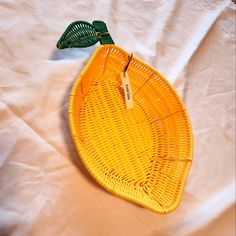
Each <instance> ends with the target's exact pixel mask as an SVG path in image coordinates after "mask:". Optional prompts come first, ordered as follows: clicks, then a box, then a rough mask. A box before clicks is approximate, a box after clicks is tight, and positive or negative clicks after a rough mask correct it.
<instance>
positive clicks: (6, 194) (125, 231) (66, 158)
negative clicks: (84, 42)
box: [0, 0, 235, 236]
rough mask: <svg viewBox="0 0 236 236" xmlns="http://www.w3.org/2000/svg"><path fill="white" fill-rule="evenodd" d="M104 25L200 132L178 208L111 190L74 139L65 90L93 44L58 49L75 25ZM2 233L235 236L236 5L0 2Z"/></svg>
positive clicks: (216, 1)
mask: <svg viewBox="0 0 236 236" xmlns="http://www.w3.org/2000/svg"><path fill="white" fill-rule="evenodd" d="M78 19H80V20H86V21H89V22H92V21H93V20H95V19H100V20H103V21H105V22H106V23H107V25H108V28H109V31H110V33H111V35H112V37H113V39H114V41H115V42H116V44H118V45H119V46H121V47H122V48H124V49H125V50H127V51H130V52H133V53H134V54H135V55H136V56H137V57H139V58H141V59H143V60H144V61H146V62H148V63H149V64H150V65H152V66H153V67H155V68H156V69H157V70H159V71H160V72H161V73H162V74H163V75H165V76H166V77H167V79H168V80H169V81H170V82H171V83H172V84H173V85H174V86H175V88H176V89H177V91H178V92H179V93H180V94H181V96H182V98H183V100H184V102H185V104H186V106H187V108H188V111H189V115H190V118H191V121H192V125H193V131H194V142H195V151H194V161H193V165H192V168H191V170H190V175H189V178H188V181H187V184H186V187H185V191H184V195H183V199H182V201H181V204H180V205H179V207H178V208H177V209H176V210H175V211H173V212H172V213H170V214H167V215H159V214H156V213H154V212H151V211H150V210H147V209H145V208H142V207H139V206H136V205H135V204H132V203H130V202H128V201H125V200H123V199H120V198H118V197H116V196H113V195H111V194H109V193H107V192H106V191H104V190H103V189H102V188H101V187H100V186H98V184H97V183H95V182H94V181H93V179H92V178H91V177H90V176H89V175H88V174H87V172H86V170H85V169H84V167H83V166H82V164H81V162H80V160H79V158H78V156H77V154H76V152H75V149H74V145H73V143H72V139H71V137H70V133H69V129H68V120H67V105H68V94H69V91H70V89H71V86H72V84H73V82H74V80H75V77H76V76H77V75H78V73H79V72H80V71H81V69H82V68H83V67H84V65H85V63H86V62H87V60H88V58H89V56H90V55H91V53H92V52H93V50H94V47H91V48H88V49H66V50H63V51H60V50H58V49H56V48H55V45H56V42H57V40H58V39H59V37H60V36H61V34H62V33H63V31H64V30H65V28H66V27H67V26H68V24H69V23H71V22H72V21H75V20H78ZM0 52H1V56H0V75H1V77H0V235H1V236H3V235H12V236H25V235H30V236H31V235H33V236H54V235H55V236H67V235H72V236H74V235H75V236H77V235H78V236H100V235H102V236H107V235H108V236H110V235H111V236H126V235H127V236H133V235H135V236H172V235H173V236H184V235H195V236H196V235H214V236H217V235H227V236H231V235H234V233H235V231H234V218H235V215H234V214H235V212H234V207H235V159H234V158H235V156H234V155H235V154H234V153H235V115H234V114H235V4H234V3H233V2H231V1H222V0H206V1H205V0H200V1H198V0H181V1H180V0H179V1H177V0H175V1H165V0H158V1H152V0H146V1H144V0H143V1H131V0H129V1H128V0H127V1H121V0H120V1H119V0H112V1H107V0H96V1H94V0H86V1H81V0H71V1H52V0H51V1H36V0H30V1H24V0H21V1H11V0H0Z"/></svg>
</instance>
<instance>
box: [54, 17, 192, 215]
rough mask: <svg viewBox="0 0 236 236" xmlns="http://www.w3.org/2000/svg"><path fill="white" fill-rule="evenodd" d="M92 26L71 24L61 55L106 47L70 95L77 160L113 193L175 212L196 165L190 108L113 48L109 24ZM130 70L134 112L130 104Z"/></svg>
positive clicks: (165, 84) (149, 72)
mask: <svg viewBox="0 0 236 236" xmlns="http://www.w3.org/2000/svg"><path fill="white" fill-rule="evenodd" d="M83 24H85V25H86V27H85V26H84V25H83ZM87 24H88V23H85V22H82V21H78V22H74V23H72V24H71V25H70V26H69V27H68V29H67V30H66V31H65V33H64V34H63V36H62V37H61V39H60V40H59V42H58V47H59V48H66V47H85V46H88V45H92V44H93V43H95V42H96V41H98V40H99V41H100V42H101V43H102V44H103V45H101V46H98V47H97V49H96V50H95V52H94V53H93V55H92V57H91V58H90V60H89V62H88V63H87V65H86V67H85V68H84V69H83V71H82V72H81V74H80V75H79V76H78V78H77V79H76V81H75V83H74V86H73V89H72V91H71V93H70V99H69V123H70V129H71V134H72V137H73V141H74V143H75V146H76V148H77V151H78V153H79V157H80V158H81V160H82V162H83V164H84V165H85V166H86V168H87V170H88V172H89V173H90V174H91V175H92V176H93V177H94V178H95V180H96V181H97V182H98V183H99V184H100V185H101V186H103V187H104V188H105V189H106V190H108V191H109V192H111V193H114V194H116V195H118V196H120V197H122V198H124V199H127V200H130V201H132V202H135V203H137V204H139V205H142V206H144V207H146V208H149V209H151V210H153V211H156V212H159V213H167V212H169V211H172V210H173V209H175V208H176V207H177V205H178V204H179V202H180V199H181V196H182V192H183V188H184V185H185V182H186V178H187V176H188V173H189V169H190V167H191V163H192V152H193V138H192V131H191V125H190V121H189V118H188V115H187V111H186V108H185V107H184V104H183V103H182V101H181V99H180V98H179V96H178V95H177V93H176V91H175V90H174V88H173V87H172V86H171V85H170V84H169V83H168V81H167V80H166V79H165V78H164V77H163V76H162V75H161V74H160V73H159V72H158V71H156V70H155V69H154V68H152V67H151V66H149V65H147V64H146V63H144V62H143V61H141V60H139V59H138V58H136V57H135V56H133V57H132V58H131V56H130V53H128V52H126V51H125V50H123V49H122V48H120V47H118V46H116V45H115V44H114V43H113V41H112V39H111V38H110V35H109V33H108V32H107V29H106V28H104V27H106V26H105V24H104V23H103V22H98V21H96V24H98V25H99V26H101V27H100V29H101V28H102V29H103V32H102V33H101V31H99V30H98V28H99V27H96V24H93V25H90V24H88V25H87ZM75 26H77V27H75ZM93 27H94V29H95V33H94V29H93ZM84 28H85V29H87V31H86V30H85V31H83V29H84ZM90 28H91V29H90ZM68 32H69V33H68ZM81 32H82V33H81ZM72 36H73V37H72ZM86 36H89V37H88V38H87V39H89V40H87V39H86ZM81 40H82V41H81ZM83 40H84V41H83ZM86 40H87V42H86ZM81 42H82V43H81ZM127 65H128V66H127ZM124 70H126V72H127V73H128V75H129V79H130V84H131V87H132V97H133V108H132V109H127V107H126V104H125V97H124V96H125V95H124V87H122V83H121V76H120V75H121V74H122V73H124Z"/></svg>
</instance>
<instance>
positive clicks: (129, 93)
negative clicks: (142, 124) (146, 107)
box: [121, 72, 134, 109]
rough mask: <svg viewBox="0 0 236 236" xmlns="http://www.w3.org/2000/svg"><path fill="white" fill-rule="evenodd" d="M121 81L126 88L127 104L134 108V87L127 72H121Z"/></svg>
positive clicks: (127, 106) (128, 106)
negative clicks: (132, 87)
mask: <svg viewBox="0 0 236 236" xmlns="http://www.w3.org/2000/svg"><path fill="white" fill-rule="evenodd" d="M121 81H122V87H123V89H124V93H125V105H126V108H127V109H132V108H133V107H134V104H133V96H132V89H131V85H130V80H129V76H128V73H127V72H125V73H124V72H122V73H121Z"/></svg>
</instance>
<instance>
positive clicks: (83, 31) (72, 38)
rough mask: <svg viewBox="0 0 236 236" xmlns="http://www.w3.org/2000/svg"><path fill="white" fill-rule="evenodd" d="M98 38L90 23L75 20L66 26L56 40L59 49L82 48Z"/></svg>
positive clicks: (93, 42) (90, 44)
mask: <svg viewBox="0 0 236 236" xmlns="http://www.w3.org/2000/svg"><path fill="white" fill-rule="evenodd" d="M98 40H99V36H98V33H96V30H95V28H94V26H93V25H92V24H90V23H88V22H85V21H75V22H73V23H71V24H70V25H69V26H68V27H67V29H66V30H65V32H64V33H63V35H62V36H61V38H60V40H59V41H58V43H57V47H58V48H60V49H63V48H77V47H79V48H84V47H89V46H92V45H93V44H95V43H96V42H98Z"/></svg>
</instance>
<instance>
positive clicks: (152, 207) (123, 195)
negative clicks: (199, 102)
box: [68, 44, 194, 214]
mask: <svg viewBox="0 0 236 236" xmlns="http://www.w3.org/2000/svg"><path fill="white" fill-rule="evenodd" d="M106 47H109V48H116V49H118V50H120V51H121V52H122V53H124V54H126V55H130V53H128V52H127V51H125V50H124V49H122V48H121V47H119V46H117V45H115V44H105V45H100V46H98V47H97V48H96V49H95V51H94V52H93V54H92V56H91V57H90V58H89V60H88V62H87V64H86V65H85V67H84V68H83V69H82V71H81V72H80V73H79V74H78V76H77V77H76V79H75V81H74V84H73V86H72V89H71V91H70V95H69V103H68V120H69V127H70V132H71V136H72V139H73V142H74V144H75V147H76V150H77V152H78V154H79V158H80V159H81V161H82V163H83V165H84V166H85V168H86V170H87V171H88V172H89V174H90V175H91V176H92V177H93V178H94V179H95V180H96V182H97V183H99V184H100V185H101V186H102V187H103V188H104V189H106V190H107V191H108V192H111V193H113V194H115V195H117V196H119V197H121V198H123V199H126V200H128V201H131V202H133V203H136V204H138V205H141V206H143V207H145V208H148V209H150V210H152V211H154V212H157V213H161V214H165V213H169V212H171V211H173V210H175V209H176V208H177V207H178V205H179V204H180V201H181V199H182V197H183V192H184V187H185V185H186V182H187V177H188V175H189V172H190V169H191V166H192V161H193V152H194V142H193V140H194V139H193V130H192V125H191V122H190V119H189V115H188V113H187V110H186V107H185V105H184V103H183V101H182V99H181V98H180V96H179V94H178V93H177V92H176V91H175V89H174V87H173V86H172V85H171V84H170V83H169V81H168V80H167V79H166V78H165V77H164V76H163V75H162V74H160V72H159V71H157V70H156V69H155V68H153V67H152V66H150V65H148V64H147V63H146V62H144V61H142V60H140V59H139V58H137V57H135V55H134V56H133V57H134V58H135V60H136V61H137V62H139V63H141V64H142V65H144V66H145V67H147V68H148V69H150V70H152V71H153V72H154V73H156V74H157V75H158V77H160V78H161V79H162V80H163V81H164V82H165V83H166V84H167V85H168V87H169V88H170V89H171V90H172V92H173V93H174V94H175V95H176V97H177V99H178V101H179V102H180V105H181V106H182V108H183V112H184V115H185V117H186V121H187V125H188V128H189V133H190V142H189V143H190V155H189V162H188V167H187V171H185V173H184V175H183V177H182V178H183V183H182V184H181V185H180V188H179V191H178V195H177V198H176V200H175V202H173V204H172V205H170V206H169V207H161V208H160V207H156V206H155V205H150V204H146V203H145V202H144V201H142V200H141V199H137V198H135V197H133V196H132V195H129V194H126V193H124V192H122V191H119V190H118V189H112V190H111V189H109V188H108V187H107V185H106V184H104V183H103V181H101V179H100V178H98V177H97V176H96V174H95V173H94V172H93V171H92V169H91V168H90V167H89V166H88V165H87V163H86V161H85V160H84V158H83V155H82V154H81V152H80V142H79V141H78V140H79V139H77V138H76V137H77V132H76V130H75V128H74V127H75V123H74V119H73V103H74V96H73V95H74V93H75V92H76V90H77V87H78V85H79V84H80V82H81V80H82V79H83V77H84V76H83V75H84V74H85V73H86V72H87V70H88V69H89V68H90V65H91V64H92V61H93V60H94V58H95V57H96V56H97V54H98V53H99V52H100V51H101V50H104V48H106Z"/></svg>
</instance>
